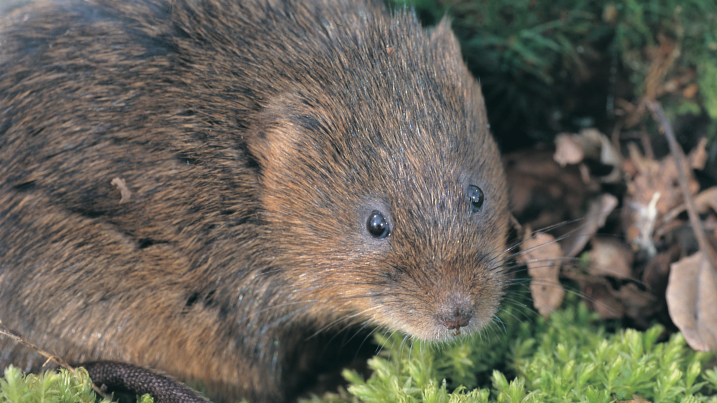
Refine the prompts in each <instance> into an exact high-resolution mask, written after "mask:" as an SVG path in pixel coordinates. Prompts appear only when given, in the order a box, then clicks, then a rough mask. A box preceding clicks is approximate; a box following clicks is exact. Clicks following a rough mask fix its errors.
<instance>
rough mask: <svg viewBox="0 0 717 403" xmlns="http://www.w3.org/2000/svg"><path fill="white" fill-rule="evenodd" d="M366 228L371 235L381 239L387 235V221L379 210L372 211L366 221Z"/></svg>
mask: <svg viewBox="0 0 717 403" xmlns="http://www.w3.org/2000/svg"><path fill="white" fill-rule="evenodd" d="M366 229H367V230H368V233H369V234H371V236H372V237H374V238H376V239H383V238H386V236H388V221H386V218H385V217H384V216H383V214H381V212H379V211H373V212H372V213H371V214H370V215H369V216H368V220H367V221H366Z"/></svg>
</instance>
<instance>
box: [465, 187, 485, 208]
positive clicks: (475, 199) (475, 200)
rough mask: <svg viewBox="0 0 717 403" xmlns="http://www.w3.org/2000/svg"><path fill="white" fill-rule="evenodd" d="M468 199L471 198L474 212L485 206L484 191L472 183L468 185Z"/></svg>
mask: <svg viewBox="0 0 717 403" xmlns="http://www.w3.org/2000/svg"><path fill="white" fill-rule="evenodd" d="M468 200H470V202H471V206H473V212H474V213H475V212H476V211H478V210H480V208H481V207H482V206H483V200H485V195H483V191H482V190H480V188H479V187H478V186H473V185H470V186H468Z"/></svg>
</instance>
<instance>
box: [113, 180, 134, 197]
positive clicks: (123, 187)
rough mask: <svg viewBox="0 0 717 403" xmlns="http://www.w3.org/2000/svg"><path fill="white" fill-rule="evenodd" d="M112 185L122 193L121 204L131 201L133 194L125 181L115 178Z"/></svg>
mask: <svg viewBox="0 0 717 403" xmlns="http://www.w3.org/2000/svg"><path fill="white" fill-rule="evenodd" d="M111 183H112V184H113V185H115V186H117V189H119V191H120V195H121V197H120V203H124V202H126V201H129V199H130V197H132V192H130V191H129V188H128V187H127V184H126V183H125V181H124V179H121V178H114V179H112V182H111Z"/></svg>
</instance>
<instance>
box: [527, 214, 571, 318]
mask: <svg viewBox="0 0 717 403" xmlns="http://www.w3.org/2000/svg"><path fill="white" fill-rule="evenodd" d="M529 235H530V228H528V229H527V230H526V235H525V236H526V237H528V236H529ZM521 250H522V251H523V252H522V253H521V257H520V259H519V261H520V263H524V264H525V265H526V266H528V275H530V277H532V278H533V279H532V280H531V281H530V292H531V295H532V297H533V304H534V305H535V309H537V310H538V312H540V314H541V315H543V316H548V315H549V314H550V313H551V312H553V311H554V310H556V309H557V308H558V307H559V306H560V304H562V302H563V297H564V296H565V290H564V289H563V286H562V285H561V284H560V282H559V281H558V276H559V275H560V266H561V261H560V259H561V258H562V256H563V253H562V250H561V248H560V244H559V243H557V242H555V238H554V237H553V236H552V235H549V234H545V233H539V234H535V236H533V237H531V238H527V239H525V240H524V241H523V243H522V244H521Z"/></svg>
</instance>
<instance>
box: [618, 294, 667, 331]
mask: <svg viewBox="0 0 717 403" xmlns="http://www.w3.org/2000/svg"><path fill="white" fill-rule="evenodd" d="M617 298H618V299H619V300H620V301H621V302H622V306H623V307H624V311H625V315H626V316H627V317H629V318H632V319H633V320H634V321H635V323H636V324H637V325H638V326H640V327H645V328H647V327H649V326H650V320H649V318H651V317H653V315H655V314H656V313H657V312H659V311H660V310H661V309H663V308H664V306H663V304H662V303H661V302H660V301H659V300H658V298H657V297H656V296H655V295H654V294H653V293H651V292H650V291H645V290H641V289H640V288H638V286H637V284H635V283H629V284H626V285H624V286H623V287H620V290H619V291H618V292H617Z"/></svg>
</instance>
